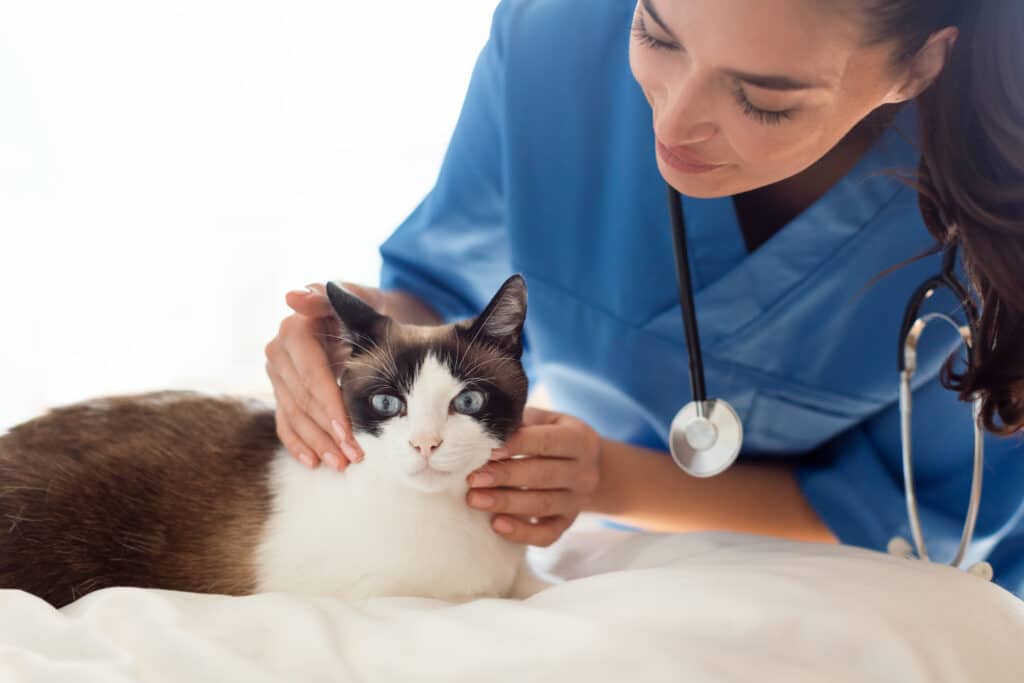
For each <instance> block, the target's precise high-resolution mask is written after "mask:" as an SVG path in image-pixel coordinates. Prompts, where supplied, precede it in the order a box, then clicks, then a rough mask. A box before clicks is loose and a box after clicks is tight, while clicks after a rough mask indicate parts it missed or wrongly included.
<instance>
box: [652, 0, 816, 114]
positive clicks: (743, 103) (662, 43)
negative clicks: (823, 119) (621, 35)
mask: <svg viewBox="0 0 1024 683" xmlns="http://www.w3.org/2000/svg"><path fill="white" fill-rule="evenodd" d="M633 35H634V36H635V37H636V39H637V41H638V42H639V43H640V44H641V45H645V46H647V47H649V48H652V49H655V50H667V51H680V52H685V51H686V50H685V49H684V48H683V46H682V45H680V44H678V43H676V42H674V41H671V40H665V39H663V38H659V37H657V36H655V35H654V34H652V33H651V32H650V31H649V30H648V28H647V22H646V21H645V20H644V17H643V14H641V13H637V15H636V19H635V20H634V21H633ZM732 95H733V98H734V99H735V100H736V103H737V104H738V105H739V107H740V110H741V111H742V112H743V113H744V114H745V115H746V116H749V117H750V118H752V119H754V120H755V121H757V122H759V123H762V124H764V125H766V126H777V125H779V124H780V123H782V122H783V121H788V120H789V119H791V118H792V117H793V114H794V113H795V112H796V109H782V110H776V109H763V108H761V107H758V106H757V105H755V104H754V103H753V102H751V101H750V98H749V97H747V93H746V91H744V89H743V87H742V86H741V85H740V84H739V83H736V84H735V85H734V87H733V88H732Z"/></svg>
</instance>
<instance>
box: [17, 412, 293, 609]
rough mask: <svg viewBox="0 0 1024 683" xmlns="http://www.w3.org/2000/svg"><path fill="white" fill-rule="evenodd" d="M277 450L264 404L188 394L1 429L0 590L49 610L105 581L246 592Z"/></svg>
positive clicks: (249, 587) (252, 580) (251, 579)
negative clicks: (27, 596)
mask: <svg viewBox="0 0 1024 683" xmlns="http://www.w3.org/2000/svg"><path fill="white" fill-rule="evenodd" d="M279 446H280V442H279V441H278V439H277V436H276V433H275V429H274V414H273V412H272V411H271V410H269V409H266V408H262V409H260V408H254V407H253V406H252V405H251V404H248V403H246V402H243V401H241V400H237V399H229V398H211V397H206V396H202V395H199V394H193V393H188V392H159V393H153V394H146V395H144V396H141V397H140V396H130V397H128V396H125V397H111V398H104V399H99V400H96V401H89V402H85V403H79V404H75V405H72V406H67V407H63V408H57V409H55V410H53V411H51V412H50V413H48V414H46V415H44V416H42V417H39V418H37V419H34V420H31V421H29V422H26V423H24V424H21V425H19V426H17V427H14V428H13V429H12V430H11V431H10V432H9V433H8V434H6V435H3V436H2V437H0V483H2V486H0V536H3V539H2V543H0V548H2V550H3V552H0V588H20V589H22V590H26V591H29V592H31V593H34V594H36V595H38V596H40V597H42V598H43V599H45V600H47V601H48V602H50V603H51V604H53V605H55V606H58V607H59V606H62V605H64V604H67V603H69V602H72V601H73V600H75V599H77V598H78V597H81V596H82V595H84V594H85V593H87V592H90V591H93V590H98V589H101V588H106V587H109V586H150V587H152V586H158V587H161V588H167V589H171V590H183V591H194V592H213V593H226V594H233V595H241V594H245V593H249V592H252V590H253V588H254V585H255V575H254V571H253V564H252V562H253V549H254V547H255V546H256V544H257V542H258V539H259V535H260V532H261V529H262V525H263V523H264V521H265V520H266V518H267V515H268V512H269V510H268V508H269V505H270V494H269V491H268V487H267V481H266V475H267V471H268V468H267V461H268V460H269V459H270V458H271V457H272V456H273V454H274V452H275V451H276V449H277V448H278V447H279ZM197 454H198V457H197ZM51 455H52V457H50V456H51ZM26 458H31V459H32V465H31V469H29V468H26V467H25V461H26ZM112 468H117V474H116V476H113V475H112V473H111V471H110V470H111V469H112ZM199 470H201V471H199ZM154 472H155V473H157V475H156V476H154ZM40 482H46V483H45V488H44V487H41V486H40ZM115 482H120V483H121V484H120V485H115ZM226 492H230V494H229V495H225V493H226ZM33 556H34V557H36V558H38V560H37V561H35V562H28V561H26V559H27V558H30V557H33Z"/></svg>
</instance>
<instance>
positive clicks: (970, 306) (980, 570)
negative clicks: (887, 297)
mask: <svg viewBox="0 0 1024 683" xmlns="http://www.w3.org/2000/svg"><path fill="white" fill-rule="evenodd" d="M668 202H669V216H671V219H672V242H673V247H674V252H675V261H676V280H677V282H678V285H679V306H680V309H681V310H682V317H683V332H684V334H685V336H686V351H687V355H688V358H689V365H690V391H691V394H692V400H691V401H690V403H687V404H686V405H685V406H683V408H682V410H680V411H679V412H678V413H677V414H676V416H675V419H673V420H672V426H671V428H670V430H669V451H670V452H671V454H672V459H673V460H674V461H675V462H676V464H677V465H679V467H680V468H682V470H683V471H684V472H686V473H687V474H690V475H692V476H694V477H713V476H715V475H716V474H720V473H721V472H724V471H725V470H727V469H728V468H729V467H730V466H731V465H732V464H733V462H735V461H736V458H737V457H738V456H739V453H740V449H741V447H742V446H743V422H742V421H741V420H740V417H739V415H738V414H737V413H736V411H735V410H734V409H733V407H732V406H731V405H729V404H728V403H727V402H726V401H724V400H723V399H720V398H718V399H708V397H707V390H706V388H705V385H704V361H703V358H702V356H701V351H700V337H699V334H698V329H697V314H696V310H695V308H694V303H693V284H692V280H691V278H690V262H689V257H688V255H687V250H686V223H685V221H684V220H683V209H682V201H681V198H680V195H679V192H678V191H677V190H676V189H675V188H673V187H672V186H671V185H669V186H668ZM956 252H957V243H956V241H955V240H954V241H952V242H951V243H950V245H949V246H947V247H946V248H945V250H944V252H943V257H942V270H941V272H940V273H939V274H938V275H935V276H933V277H931V278H929V279H928V280H926V281H925V282H924V283H922V284H921V286H920V287H918V289H917V291H915V292H914V295H913V296H912V297H911V298H910V301H909V302H908V303H907V308H906V310H905V312H904V314H903V324H902V326H901V328H900V337H899V350H900V353H899V370H900V390H899V404H900V440H901V445H902V451H903V473H904V476H903V485H904V492H905V494H906V500H907V516H908V518H909V520H910V528H911V532H912V535H913V538H914V546H915V548H916V552H917V557H918V558H920V559H922V560H928V559H929V557H928V549H927V547H926V546H925V542H924V535H923V534H922V532H921V520H920V517H919V516H918V512H917V494H916V492H915V490H914V478H913V470H912V467H911V457H912V448H911V438H910V433H911V416H910V409H911V388H910V381H911V379H912V378H913V376H914V372H915V371H916V370H917V345H918V342H919V341H920V339H921V334H922V333H923V332H924V329H925V327H927V325H928V324H929V323H931V322H934V321H943V322H946V323H947V324H949V325H952V326H953V328H954V329H955V330H956V331H957V334H958V335H959V337H960V339H961V341H962V343H963V344H964V345H965V346H966V348H967V362H968V365H969V367H973V364H974V353H973V339H974V337H973V330H976V329H977V327H978V315H977V310H976V309H975V307H974V302H973V301H972V300H971V297H970V296H969V294H968V292H967V289H966V288H965V287H964V286H963V284H962V283H961V282H960V281H959V280H958V279H957V277H956V274H955V271H954V268H955V265H956ZM939 287H947V288H948V289H949V290H950V291H952V292H953V294H954V295H955V296H956V298H957V300H958V301H959V302H960V305H961V307H962V308H963V311H964V315H965V317H966V318H967V324H966V325H959V324H958V323H957V322H956V321H954V320H953V319H952V318H951V317H950V316H948V315H944V314H941V313H929V314H926V315H924V316H921V315H920V312H921V306H922V304H923V303H924V302H925V301H926V300H927V299H928V298H929V297H931V296H932V295H933V294H934V293H935V290H936V289H938V288H939ZM980 410H981V399H980V398H975V400H974V401H973V411H972V414H973V418H974V471H973V473H972V477H971V498H970V502H969V503H968V508H967V518H966V520H965V521H964V527H963V532H962V534H961V537H960V547H959V550H958V551H957V554H956V557H955V558H954V559H953V562H952V563H951V564H952V565H953V566H954V567H959V566H960V565H961V564H962V563H963V558H964V555H965V554H966V552H967V547H968V546H969V545H970V543H971V537H972V536H973V535H974V528H975V525H976V523H977V518H978V507H979V505H980V502H981V474H982V469H983V466H984V460H985V447H984V438H983V433H982V430H981V427H980V421H979V419H978V418H979V415H980ZM888 550H889V552H890V553H892V554H894V555H898V556H901V557H908V558H909V557H911V556H912V555H913V552H914V549H912V548H911V546H910V544H909V543H908V542H907V541H906V540H905V539H903V538H899V537H897V538H894V539H892V540H891V541H890V542H889V547H888ZM968 571H969V572H970V573H971V574H974V575H976V576H980V577H982V578H984V579H986V580H991V578H992V567H991V565H989V564H988V563H987V562H978V563H976V564H974V565H972V566H971V567H970V568H969V569H968Z"/></svg>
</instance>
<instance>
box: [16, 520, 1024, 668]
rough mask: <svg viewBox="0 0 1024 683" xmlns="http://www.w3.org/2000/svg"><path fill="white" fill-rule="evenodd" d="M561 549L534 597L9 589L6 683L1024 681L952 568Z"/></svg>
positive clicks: (829, 553)
mask: <svg viewBox="0 0 1024 683" xmlns="http://www.w3.org/2000/svg"><path fill="white" fill-rule="evenodd" d="M555 551H556V552H553V553H547V554H543V553H542V554H540V555H539V556H538V557H537V558H536V559H538V560H539V561H541V562H547V568H548V569H550V570H552V571H553V572H555V573H557V574H559V575H561V576H566V577H582V578H571V579H570V580H568V581H565V582H564V583H560V584H558V585H556V586H554V587H552V588H549V589H547V590H545V591H543V592H541V593H539V594H537V595H535V596H533V597H532V598H530V599H529V600H526V601H523V602H516V601H511V600H480V601H476V602H471V603H466V604H462V605H451V604H447V603H443V602H439V601H435V600H425V599H408V598H391V599H373V600H367V601H361V602H355V603H346V602H343V601H340V600H335V599H330V598H306V597H298V596H290V595H284V594H266V595H257V596H251V597H245V598H232V597H225V596H206V595H193V594H186V593H175V592H168V591H155V590H141V589H126V588H115V589H108V590H104V591H99V592H97V593H93V594H90V595H88V596H86V597H84V598H82V599H80V600H79V601H77V602H76V603H74V604H72V605H69V606H68V607H66V608H64V609H63V610H61V611H57V610H54V609H53V608H51V607H49V606H48V605H46V604H45V603H43V602H42V601H40V600H38V599H36V598H34V597H32V596H30V595H27V594H25V593H21V592H17V591H0V681H2V682H3V683H15V682H17V683H20V682H22V681H26V682H28V681H32V682H36V681H39V682H44V681H45V682H49V681H54V682H57V681H59V682H61V683H65V682H75V683H91V682H94V681H96V682H99V681H102V682H104V683H121V682H122V681H124V682H127V681H147V682H148V681H153V682H156V681H168V682H170V681H174V682H188V683H199V682H204V681H231V682H236V681H237V682H246V683H263V682H267V683H270V682H271V681H273V682H279V681H280V682H283V681H289V682H291V681H303V682H305V681H325V682H326V681H403V682H406V681H444V682H446V683H448V682H451V681H476V682H482V681H487V682H488V683H490V682H491V681H514V682H516V683H523V682H525V681H616V682H618V681H623V682H632V681H787V682H788V683H795V682H798V681H829V682H834V683H841V682H844V681H899V683H914V682H915V681H922V682H924V681H928V682H929V683H936V682H942V681H957V682H960V681H979V682H982V681H983V682H985V683H994V682H998V681H1007V682H1011V681H1013V682H1016V683H1019V682H1020V681H1024V602H1021V601H1020V600H1018V599H1017V598H1015V597H1014V596H1012V595H1011V594H1009V593H1007V592H1006V591H1004V590H1002V589H1000V588H998V587H996V586H994V585H992V584H989V583H986V582H984V581H983V580H981V579H978V578H976V577H973V576H969V575H967V574H965V573H963V572H960V571H957V570H954V569H951V568H948V567H944V566H939V565H934V564H924V563H921V562H918V561H916V560H901V559H896V558H892V557H889V556H886V555H882V554H879V553H873V552H869V551H865V550H860V549H855V548H849V547H832V546H818V545H810V544H802V543H793V542H787V541H778V540H772V539H765V538H758V537H749V536H739V535H732V534H691V535H674V536H672V535H664V536H662V535H635V534H624V533H621V532H615V531H602V532H588V533H575V534H570V535H569V536H567V537H566V538H565V539H564V541H563V542H560V543H559V544H558V545H557V546H556V548H555Z"/></svg>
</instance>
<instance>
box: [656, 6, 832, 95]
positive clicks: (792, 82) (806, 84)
mask: <svg viewBox="0 0 1024 683" xmlns="http://www.w3.org/2000/svg"><path fill="white" fill-rule="evenodd" d="M640 4H641V5H643V8H644V11H645V12H647V14H648V15H649V16H650V17H651V19H653V20H654V22H655V23H656V24H657V25H658V26H660V27H661V30H662V31H664V32H665V33H667V34H668V35H669V37H671V38H672V40H674V41H676V42H677V43H678V42H680V40H679V38H678V37H677V36H676V34H675V33H673V32H672V29H670V28H669V27H668V25H667V24H665V21H664V20H663V19H662V18H661V16H660V15H659V14H658V10H656V9H654V0H640ZM724 73H725V74H726V75H728V76H731V77H733V78H735V79H736V80H738V81H743V82H744V83H749V84H750V85H752V86H754V87H756V88H764V89H765V90H816V89H818V88H829V87H830V85H829V84H828V83H826V82H820V83H817V82H811V81H801V80H799V79H796V78H792V77H790V76H781V75H776V74H753V73H749V72H746V71H738V70H736V69H725V70H724Z"/></svg>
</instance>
